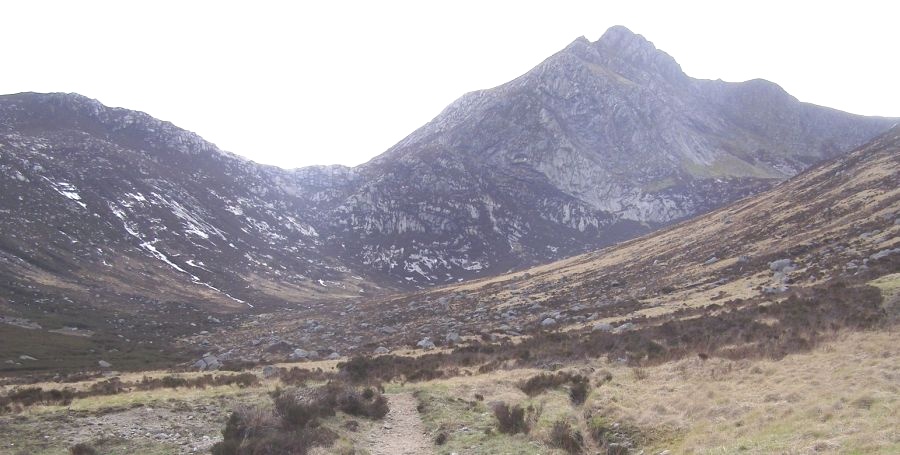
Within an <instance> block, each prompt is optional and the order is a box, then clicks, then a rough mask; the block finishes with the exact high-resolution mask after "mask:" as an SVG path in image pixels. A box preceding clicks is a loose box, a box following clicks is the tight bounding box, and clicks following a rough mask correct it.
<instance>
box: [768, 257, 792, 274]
mask: <svg viewBox="0 0 900 455" xmlns="http://www.w3.org/2000/svg"><path fill="white" fill-rule="evenodd" d="M769 270H771V271H773V272H782V273H788V272H791V271H793V270H794V262H793V261H791V260H790V259H778V260H777V261H772V262H770V263H769Z"/></svg>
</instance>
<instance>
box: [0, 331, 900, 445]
mask: <svg viewBox="0 0 900 455" xmlns="http://www.w3.org/2000/svg"><path fill="white" fill-rule="evenodd" d="M898 335H900V331H898V329H897V327H896V326H894V327H893V328H890V329H881V330H877V331H866V332H844V333H841V334H840V335H839V336H838V337H837V338H836V339H834V340H831V341H828V342H824V343H822V344H820V345H819V346H817V347H815V348H814V349H813V350H811V351H809V352H805V353H798V354H792V355H789V356H787V357H785V358H783V359H781V360H779V361H771V360H739V361H730V360H724V359H719V358H710V359H708V360H705V361H704V360H701V359H700V358H689V359H682V360H679V361H675V362H669V363H665V364H662V365H658V366H652V367H644V368H635V367H630V366H626V365H624V364H620V363H618V362H614V361H613V362H610V361H606V360H599V359H598V360H596V361H593V362H591V363H590V364H582V365H577V366H568V367H565V368H563V369H564V370H568V371H572V372H577V373H581V374H584V375H586V376H588V377H589V378H590V380H591V381H590V383H591V391H590V393H589V395H588V398H587V400H586V402H585V403H584V404H582V405H573V404H571V402H570V400H569V394H568V393H567V391H566V389H565V388H557V389H551V390H549V391H547V392H545V393H542V394H538V395H535V396H531V397H529V396H528V395H526V394H524V393H523V392H522V391H521V390H520V389H519V388H518V385H519V384H521V383H522V381H524V380H527V379H528V378H530V377H532V376H534V375H536V374H538V373H540V372H541V371H538V370H534V369H512V370H496V371H493V372H490V373H485V374H477V372H474V371H472V372H465V371H464V372H463V375H461V376H457V377H453V378H449V379H440V380H434V381H426V382H414V383H413V382H410V383H389V384H385V389H386V390H385V393H386V395H387V397H388V399H389V403H390V405H391V406H392V410H391V413H390V414H389V415H388V416H387V418H386V419H385V420H383V421H370V420H366V419H358V418H354V419H351V418H350V417H349V416H346V415H344V414H342V413H338V415H337V416H335V417H331V418H329V419H327V420H326V421H325V422H324V423H323V425H324V426H325V427H327V428H330V429H333V430H334V431H336V433H337V434H338V435H339V436H340V437H339V440H338V441H337V442H336V443H335V444H334V445H333V446H332V447H330V448H328V449H316V451H317V452H318V453H370V454H373V455H375V454H400V453H427V452H422V451H423V450H431V451H433V453H435V454H451V453H458V454H502V453H509V454H518V453H534V454H538V453H541V454H548V453H549V454H554V453H559V454H562V453H565V452H563V451H562V450H560V449H558V448H554V447H553V446H551V444H550V442H549V441H550V439H551V429H552V427H553V425H554V423H555V422H557V421H560V420H565V421H568V422H569V423H570V424H571V425H572V426H573V428H574V429H575V430H576V431H580V432H581V433H582V434H583V439H584V441H585V445H586V447H587V448H588V449H589V450H590V449H593V450H597V449H599V445H598V442H597V441H595V440H594V439H593V438H592V437H591V436H590V435H591V434H592V433H593V434H604V435H605V436H604V437H605V438H606V442H607V443H608V442H609V441H612V440H615V441H617V443H621V444H623V445H625V446H630V447H631V448H632V451H631V453H638V450H643V453H646V454H659V453H671V454H674V453H692V454H707V453H708V454H717V453H750V454H768V453H883V454H889V453H890V454H893V453H900V344H898V343H897V342H896V340H897V339H898ZM301 366H302V367H304V368H310V367H319V366H321V367H323V369H325V370H328V369H333V368H334V362H330V363H325V362H322V363H320V364H312V363H306V364H302V365H301ZM254 373H256V374H258V375H259V377H260V378H262V372H261V371H256V372H254ZM469 373H471V375H469ZM167 374H168V373H162V372H157V373H148V374H147V375H148V376H151V377H152V376H164V375H167ZM222 374H229V373H222ZM182 376H185V377H191V376H194V377H196V376H197V373H191V374H182ZM135 378H136V376H135ZM135 378H131V379H135ZM126 379H129V378H128V377H123V380H126ZM598 384H599V385H598ZM40 385H41V386H44V387H45V388H50V387H59V385H52V384H40ZM280 385H281V384H280V383H279V380H277V379H272V380H266V379H263V380H261V382H260V383H259V384H258V385H253V386H250V387H245V388H240V387H237V386H233V385H229V386H218V387H215V386H213V387H207V388H205V389H191V388H188V389H184V388H179V389H159V390H150V391H131V392H123V393H119V394H116V395H109V396H94V397H88V398H84V399H76V400H74V401H73V402H72V403H71V404H69V405H67V406H53V405H46V406H45V405H36V406H32V407H29V408H27V409H25V410H24V411H22V412H20V413H15V414H7V415H3V416H0V453H9V454H65V453H68V447H70V446H72V445H73V444H75V443H78V442H88V443H90V444H91V445H93V446H94V447H96V448H97V449H98V451H99V453H111V454H119V453H142V454H168V453H208V452H209V448H210V447H211V446H212V444H213V443H214V442H215V441H217V440H221V430H222V428H223V427H224V423H225V421H226V420H227V418H228V415H229V414H230V412H231V411H232V410H233V409H236V408H245V407H247V406H249V405H254V404H258V405H263V406H265V405H266V404H267V403H269V402H270V400H269V397H268V393H269V392H271V391H272V390H274V389H275V388H276V387H278V386H280ZM73 386H74V387H76V388H87V387H89V384H88V383H82V384H75V385H73ZM497 402H505V403H509V404H520V405H522V406H523V407H525V408H529V407H530V409H532V410H539V411H535V412H534V414H535V417H534V424H533V428H532V429H531V431H530V432H529V433H528V434H521V433H520V434H517V435H514V436H509V435H505V434H501V433H499V432H498V431H497V420H496V418H495V417H494V415H493V413H492V412H491V408H492V406H493V405H494V404H495V403H497ZM349 420H355V421H356V422H357V423H356V424H354V425H353V426H351V425H348V424H347V421H349ZM351 428H352V430H351ZM440 434H443V435H444V436H445V439H446V441H445V442H444V443H443V444H441V445H437V444H435V443H434V442H435V440H436V438H437V437H438V435H440ZM410 450H413V452H410ZM666 451H668V452H666ZM589 453H593V452H589Z"/></svg>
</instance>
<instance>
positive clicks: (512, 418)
mask: <svg viewBox="0 0 900 455" xmlns="http://www.w3.org/2000/svg"><path fill="white" fill-rule="evenodd" d="M494 417H496V418H497V423H498V425H497V429H498V430H499V431H500V432H501V433H505V434H517V433H528V432H529V431H530V430H531V428H530V427H529V425H528V423H527V422H526V420H525V409H523V408H522V406H519V405H515V406H512V407H510V406H509V405H508V404H506V403H502V402H501V403H498V404H496V405H494Z"/></svg>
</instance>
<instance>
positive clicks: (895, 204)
mask: <svg viewBox="0 0 900 455" xmlns="http://www.w3.org/2000/svg"><path fill="white" fill-rule="evenodd" d="M898 272H900V126H898V127H895V128H894V129H892V130H891V131H889V132H888V133H886V134H884V135H882V136H880V137H879V138H876V139H875V140H873V141H872V142H870V143H868V144H866V145H865V146H863V147H861V148H860V149H858V150H856V151H854V152H853V153H851V154H850V155H848V156H845V157H841V158H839V159H835V160H831V161H829V162H827V163H824V164H822V165H819V166H816V167H815V168H813V169H810V170H808V171H806V172H803V173H801V174H800V175H797V176H795V177H793V178H791V179H789V180H788V181H786V182H784V183H782V184H780V185H778V186H776V187H775V188H772V189H771V190H768V191H766V192H764V193H762V194H759V195H756V196H754V197H750V198H747V199H745V200H742V201H738V202H736V203H733V204H731V205H729V206H726V207H724V208H720V209H718V210H715V211H713V212H711V213H709V214H706V215H703V216H700V217H697V218H695V219H692V220H689V221H685V222H683V223H680V224H678V225H676V226H673V227H671V228H668V229H664V230H662V231H659V232H656V233H653V234H649V235H647V236H644V237H641V238H638V239H634V240H631V241H628V242H625V243H622V244H619V245H615V246H611V247H608V248H605V249H602V250H600V251H597V252H592V253H588V254H584V255H580V256H575V257H572V258H569V259H565V260H562V261H557V262H553V263H550V264H546V265H542V266H538V267H534V268H530V269H526V270H523V271H520V272H516V273H510V274H504V275H499V276H496V277H491V278H486V279H482V280H473V281H469V282H466V283H461V284H455V285H450V286H444V287H438V288H431V289H428V290H425V291H421V292H418V293H407V294H401V295H395V296H390V297H388V298H384V299H374V300H373V299H354V300H348V301H344V302H341V303H340V304H330V305H324V304H323V305H319V306H311V307H308V308H300V309H292V310H288V311H280V312H277V313H274V314H267V315H263V316H261V317H258V318H256V319H254V320H253V321H250V322H249V323H245V324H243V325H242V326H240V327H237V328H234V329H231V330H229V331H227V332H226V331H221V332H218V333H214V334H210V335H208V336H201V337H194V338H189V339H186V340H185V342H186V343H188V344H194V343H207V345H208V346H214V347H216V349H218V350H219V352H225V353H227V355H228V356H232V357H236V358H246V359H263V360H269V361H273V360H277V359H283V358H286V357H288V356H289V355H291V352H292V350H293V349H300V350H301V352H300V354H302V355H299V356H298V355H297V354H296V353H295V354H293V358H295V359H297V358H307V357H308V354H309V353H318V354H321V355H327V354H328V353H333V352H340V353H341V354H347V353H348V352H356V353H362V354H370V353H373V352H374V353H376V354H377V353H380V352H385V350H390V349H408V348H412V349H416V348H417V347H418V348H421V347H424V348H433V347H434V345H438V346H440V345H442V344H443V345H448V344H455V343H459V342H461V341H465V340H477V339H482V338H484V339H491V338H493V339H497V338H498V337H499V338H500V339H502V338H504V337H520V336H522V335H532V334H535V333H538V332H540V331H543V330H547V329H549V330H556V329H564V330H572V331H579V330H581V331H590V330H592V329H593V330H600V331H614V332H615V333H621V332H625V331H628V330H630V329H632V328H635V327H652V326H655V325H658V324H662V323H664V322H666V321H671V320H677V319H679V318H687V319H690V318H694V317H700V318H703V317H708V316H715V315H716V314H718V312H719V311H720V310H722V309H723V308H724V307H727V308H733V309H736V308H745V307H755V306H757V305H762V306H765V305H769V304H773V303H775V302H781V301H784V299H785V298H786V297H787V296H790V295H793V294H795V293H801V295H802V292H803V291H804V290H809V289H813V288H817V289H826V291H824V294H823V295H824V296H826V297H829V298H831V297H830V296H831V295H832V294H834V293H838V294H840V292H839V291H840V290H841V289H843V288H842V283H866V282H869V281H871V280H877V279H881V280H882V281H883V280H888V281H889V282H891V283H894V285H893V286H896V284H897V283H898V280H900V274H898ZM829 286H831V288H829ZM829 289H830V290H829ZM884 305H885V307H886V308H888V307H890V306H891V305H893V309H888V310H887V311H888V312H890V313H891V314H900V302H893V303H891V302H884ZM723 306H724V307H723ZM795 311H799V310H795ZM832 316H833V315H832ZM804 317H805V316H804ZM822 317H825V316H824V315H822ZM829 317H831V316H829ZM770 322H771V321H770ZM272 346H279V347H281V348H283V349H281V350H280V351H275V350H273V349H271V347H272Z"/></svg>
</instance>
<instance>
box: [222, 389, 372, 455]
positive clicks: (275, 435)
mask: <svg viewBox="0 0 900 455" xmlns="http://www.w3.org/2000/svg"><path fill="white" fill-rule="evenodd" d="M271 397H272V402H273V406H272V409H271V410H268V409H260V408H250V409H244V410H239V411H235V412H233V413H232V414H231V416H230V417H229V419H228V422H227V423H226V424H225V429H224V430H222V436H223V437H222V442H219V443H217V444H216V445H215V446H213V454H214V455H256V454H276V453H278V454H281V453H284V454H298V455H303V454H306V453H308V452H309V451H310V449H312V448H313V447H325V446H329V445H331V444H332V443H333V442H334V441H335V440H336V439H337V434H335V433H334V432H333V431H331V430H329V429H327V428H324V427H322V426H321V425H320V420H321V419H324V418H327V417H331V416H333V415H335V413H336V412H337V411H341V412H344V413H346V414H349V415H353V416H357V417H366V418H370V419H381V418H383V417H384V416H385V415H386V414H387V413H388V404H387V400H386V399H385V397H384V395H382V394H381V393H380V392H378V391H376V390H375V389H373V388H364V389H360V388H358V387H355V386H352V385H349V384H346V383H341V382H336V381H332V382H329V383H328V384H326V385H324V386H321V387H316V388H304V389H290V390H283V389H276V390H275V391H274V392H272V393H271ZM358 426H359V424H358V423H356V422H354V425H353V428H358Z"/></svg>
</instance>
